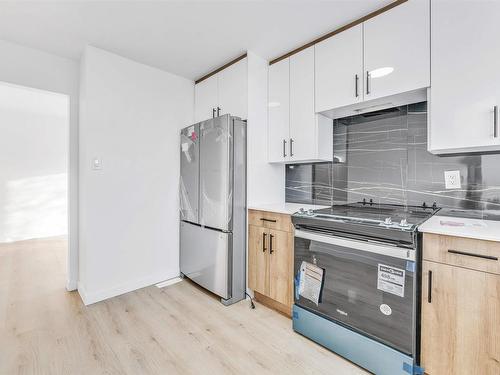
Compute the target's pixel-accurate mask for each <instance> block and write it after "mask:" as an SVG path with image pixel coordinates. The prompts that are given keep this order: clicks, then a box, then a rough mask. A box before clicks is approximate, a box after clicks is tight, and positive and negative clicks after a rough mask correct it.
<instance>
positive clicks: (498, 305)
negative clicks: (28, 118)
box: [0, 0, 500, 375]
mask: <svg viewBox="0 0 500 375" xmlns="http://www.w3.org/2000/svg"><path fill="white" fill-rule="evenodd" d="M381 5H382V6H381ZM339 6H340V5H339ZM499 13H500V3H499V2H495V1H493V2H487V1H478V2H467V1H447V0H430V1H427V0H406V1H404V0H398V1H391V2H384V4H380V2H379V4H378V6H376V7H374V8H373V9H371V11H370V12H367V11H365V12H363V13H362V14H361V15H360V16H358V17H356V18H349V19H346V20H344V21H342V22H340V23H339V24H338V27H337V28H334V29H333V30H332V29H331V28H330V31H329V32H328V33H324V34H322V35H318V34H316V38H308V39H303V40H301V41H299V42H295V44H293V47H292V48H291V49H289V50H286V51H283V53H280V54H272V57H271V58H262V57H261V56H259V55H258V54H257V53H255V52H253V51H252V50H250V49H249V50H248V51H246V52H243V53H240V54H238V55H233V58H232V59H224V58H223V57H222V56H221V57H220V61H221V63H220V64H219V65H218V67H212V68H210V70H208V69H205V71H204V72H205V73H204V74H202V75H199V76H197V78H196V79H194V80H193V81H189V80H187V79H184V78H182V79H181V77H177V76H174V75H173V74H170V73H168V76H167V75H166V74H165V72H164V71H160V70H158V69H157V68H154V70H153V68H151V69H150V68H149V67H146V66H145V65H142V64H139V63H137V62H135V61H131V60H128V59H126V58H125V57H121V56H117V55H115V54H113V53H110V52H108V51H106V50H102V49H100V48H96V47H93V46H90V45H89V46H86V47H85V48H84V53H83V57H82V59H81V60H80V66H79V68H78V69H77V70H78V72H79V73H78V74H79V92H78V101H79V108H78V110H77V111H78V112H77V113H78V116H79V122H78V133H79V134H78V138H77V142H76V144H77V145H78V146H79V147H78V150H79V151H78V156H79V170H78V187H79V190H80V192H79V194H77V201H78V207H79V208H78V212H77V213H78V225H77V230H76V231H75V233H78V238H79V240H78V241H79V242H78V247H76V246H75V247H74V248H73V250H72V247H71V246H70V249H69V254H68V256H69V258H70V260H69V263H70V264H72V263H71V259H73V258H72V257H75V259H76V260H77V262H76V263H75V264H77V266H76V269H77V271H78V272H76V273H73V274H71V266H70V268H69V269H70V271H68V272H70V278H71V275H73V277H76V279H75V280H76V281H75V282H74V283H69V282H68V285H69V284H71V285H73V284H74V285H75V286H74V287H67V289H68V290H75V289H77V290H78V293H79V295H80V296H81V299H82V300H83V304H82V303H81V301H80V300H79V302H78V303H80V304H81V307H79V309H81V310H79V311H83V312H84V314H100V315H96V316H94V318H93V319H96V317H97V316H101V318H104V317H105V316H106V313H105V311H103V309H105V307H104V306H108V307H106V308H107V309H110V308H111V307H109V306H110V305H113V304H115V308H117V309H122V307H120V306H121V305H120V304H121V303H123V304H125V306H128V305H129V304H130V302H129V300H128V299H127V298H132V301H133V299H134V298H138V299H139V300H140V299H141V298H143V301H148V302H146V304H150V306H153V305H152V303H153V302H151V301H152V300H155V301H161V303H162V304H165V305H162V306H166V305H167V304H168V303H169V302H168V301H169V300H171V301H175V302H174V303H173V306H174V307H173V308H177V309H179V311H182V309H181V307H182V306H183V304H184V305H185V306H186V309H188V308H189V306H194V304H196V306H198V307H199V308H201V309H204V308H205V307H206V311H207V316H211V317H213V320H217V319H218V318H217V317H220V319H221V320H222V322H221V323H219V324H223V322H224V321H227V322H228V324H230V325H232V326H233V325H234V326H236V325H237V324H236V323H235V321H233V320H231V319H235V318H234V316H233V315H234V314H236V315H237V316H238V315H239V316H242V317H245V319H248V321H245V322H244V323H242V322H240V327H243V326H245V327H247V328H246V330H245V331H244V332H245V334H243V333H242V332H241V331H239V333H238V335H239V336H238V338H237V340H239V342H235V343H234V345H235V350H237V349H236V348H239V349H241V348H242V347H247V346H246V345H250V344H248V343H247V341H249V340H250V338H252V337H256V336H257V335H256V332H257V331H259V330H263V329H265V330H267V331H269V332H272V331H273V327H275V329H276V333H277V335H282V337H286V338H287V339H286V343H283V340H279V339H278V338H276V340H277V341H276V342H274V341H273V340H275V338H273V334H271V335H270V337H269V338H267V339H266V340H265V341H266V342H267V343H269V345H270V346H271V350H273V349H272V347H273V345H274V346H276V347H275V348H274V350H276V348H277V347H278V346H277V345H278V342H279V343H280V344H279V345H281V346H279V349H278V350H277V352H279V353H285V355H286V353H287V350H295V351H296V352H294V353H295V354H294V355H297V356H298V354H297V353H298V352H300V351H301V350H303V351H304V353H308V355H307V356H306V357H308V358H309V359H303V357H300V359H297V360H295V359H294V358H291V359H290V361H288V363H287V364H286V366H288V367H287V369H286V371H285V368H282V369H281V370H278V369H277V368H274V367H272V364H271V362H272V359H271V358H263V357H259V358H261V360H262V361H264V362H265V363H266V366H267V367H266V366H264V367H263V368H261V369H260V370H261V372H263V373H264V372H270V373H277V372H280V371H283V372H288V373H290V372H292V373H298V372H302V371H303V370H304V367H302V366H306V365H305V363H306V362H305V361H312V358H314V362H317V366H318V367H315V368H314V370H311V371H312V372H314V373H328V370H326V368H328V366H330V362H328V366H327V361H339V362H338V363H340V364H339V365H338V366H339V367H338V369H337V370H336V371H337V372H335V373H353V374H354V373H356V374H357V373H359V374H362V373H366V372H365V371H368V372H370V373H374V374H380V375H384V374H423V373H426V374H472V373H477V374H499V373H500V365H499V363H500V346H499V344H498V338H497V336H498V333H499V327H500V263H499V256H500V245H499V243H498V241H500V236H499V235H498V233H500V232H499V229H500V224H498V221H499V214H498V209H499V204H500V191H499V189H500V188H499V186H500V181H498V179H499V178H500V177H498V175H499V174H498V173H497V172H498V168H499V167H498V165H499V160H500V156H499V152H500V140H499V134H498V132H499V124H498V105H499V104H498V103H499V102H500V99H499V98H500V74H499V73H497V69H496V64H495V62H496V60H497V58H498V56H499V55H500V49H499V48H497V47H496V46H497V44H498V43H496V39H495V36H496V35H498V26H497V22H496V18H497V17H496V15H497V14H499ZM0 47H1V46H0ZM241 48H244V46H241ZM478 57H480V58H478ZM0 79H1V80H4V79H2V77H1V76H0ZM5 80H7V79H5ZM153 82H154V83H153ZM172 87H173V88H172ZM134 91H135V93H133V92H134ZM156 93H161V94H160V95H158V96H157V95H156ZM165 93H168V94H165ZM164 98H168V100H164ZM131 103H134V105H131ZM162 103H166V104H162ZM163 105H164V106H167V107H168V108H167V107H166V108H162V109H161V110H160V108H161V107H162V106H163ZM125 106H126V107H125ZM123 108H126V111H123ZM122 112H123V113H122ZM118 113H120V115H119V117H118V119H113V117H114V116H116V115H117V114H118ZM145 113H148V115H145ZM167 115H168V116H170V117H167ZM167 118H168V122H172V123H175V126H176V127H172V128H171V129H168V133H167V130H166V129H164V128H161V129H160V128H159V127H158V128H148V130H149V134H148V132H142V131H140V130H138V129H137V128H136V124H137V122H141V123H142V122H143V123H145V124H148V123H153V122H155V123H156V122H157V119H167ZM118 123H120V124H121V126H122V128H121V129H120V131H121V132H122V134H121V135H120V137H121V140H123V144H121V145H120V144H117V142H115V141H114V138H115V135H116V134H118V133H117V131H118V129H119V128H118V127H117V124H118ZM125 132H126V135H125ZM126 137H127V138H126ZM164 139H165V140H166V139H168V142H169V143H168V146H167V147H165V145H166V144H165V143H163V142H164V141H163V140H164ZM155 142H156V143H155ZM160 149H165V150H164V151H162V152H164V153H161V154H160V152H159V151H155V150H160ZM166 149H168V152H169V153H168V154H167V153H166ZM139 154H141V155H142V156H141V155H139ZM160 155H161V156H160ZM141 157H142V158H144V159H141ZM146 160H147V161H146ZM162 160H168V164H167V162H165V161H162ZM156 168H158V169H163V170H172V171H174V173H172V175H174V176H176V177H175V178H177V175H178V176H179V179H178V181H175V180H168V181H167V180H165V179H163V177H159V176H158V174H157V172H156ZM131 175H134V176H137V177H139V178H131V177H130V176H131ZM141 179H143V181H142V182H141V181H140V180H141ZM125 181H126V183H125ZM177 182H178V184H177ZM116 186H120V188H123V190H122V191H120V193H119V194H117V193H116V191H115V190H114V189H113V187H116ZM177 190H178V193H177ZM71 191H73V192H74V191H75V190H74V189H73V190H72V189H71V185H70V195H71V194H72V193H71ZM166 192H167V193H166ZM167 196H168V200H167ZM158 199H159V200H158ZM145 202H146V203H145ZM153 202H155V203H153ZM177 202H179V203H177ZM70 203H71V202H70ZM119 206H123V207H122V210H121V211H120V209H119ZM144 206H145V207H146V208H147V211H146V209H145V208H144ZM70 207H71V206H70ZM124 207H128V209H129V210H133V211H132V212H134V213H135V217H131V216H130V215H128V214H127V211H126V210H125V208H124ZM165 208H168V210H165ZM70 211H71V208H70ZM165 211H168V213H165ZM74 212H76V211H75V210H73V213H74ZM153 219H154V220H153ZM70 223H71V222H70ZM167 227H168V228H169V229H168V231H167V230H166V229H165V228H167ZM172 228H173V229H172ZM106 231H107V232H106ZM170 231H172V233H173V232H175V235H174V234H172V233H171V232H170ZM113 235H114V236H115V237H117V236H120V237H121V241H120V244H119V245H116V244H115V243H114V241H113V240H112V237H113ZM70 238H71V231H70ZM73 238H74V237H73ZM173 239H175V240H173ZM77 248H78V251H75V249H77ZM137 249H141V251H140V252H139V251H138V250H137ZM149 249H155V252H154V253H153V252H151V251H150V250H149ZM165 249H168V250H169V254H168V257H167V256H166V254H165ZM107 264H109V265H110V268H106V269H105V267H104V265H107ZM166 264H168V267H166ZM75 275H76V276H75ZM154 285H158V288H156V287H155V286H154ZM200 286H201V287H202V288H200ZM206 290H208V292H207V291H206ZM136 293H146V294H147V298H148V299H147V300H146V299H145V298H146V297H145V296H143V297H141V295H138V294H136ZM191 295H196V296H197V297H196V298H195V300H196V302H195V301H194V300H190V299H186V298H187V297H188V296H191ZM167 297H168V298H167ZM149 298H152V300H149ZM163 299H164V300H163ZM113 301H116V302H113ZM179 301H182V302H179ZM203 301H206V302H203ZM202 302H203V303H206V304H207V305H206V306H205V307H203V306H204V305H198V304H201V303H202ZM107 304H110V305H107ZM138 305H139V304H138ZM138 305H137V306H135V305H134V308H133V309H138ZM0 306H1V305H0ZM162 308H164V307H162ZM125 309H126V310H127V309H128V308H127V307H125ZM158 311H161V309H158ZM187 311H189V310H187ZM232 312H234V313H232ZM140 314H142V315H140V316H141V317H142V318H144V319H146V318H145V317H146V316H148V315H147V312H144V311H142V310H141V313H140ZM160 314H161V313H160ZM186 314H187V315H186V317H184V318H182V317H177V315H175V313H170V318H172V319H173V320H172V321H171V322H170V323H169V324H171V325H172V327H173V326H174V325H175V323H174V322H175V321H182V324H181V325H182V326H183V327H186V328H185V329H184V330H177V331H176V332H177V333H176V335H178V336H176V337H177V340H178V342H189V343H190V344H189V345H190V346H188V350H189V349H192V350H193V352H196V353H199V358H201V360H200V362H199V363H198V364H197V366H199V367H196V369H198V370H200V369H203V368H204V365H206V364H207V363H209V362H210V360H209V359H207V358H206V357H205V355H206V350H204V349H202V348H201V347H197V346H196V345H194V346H193V342H192V341H189V340H188V339H186V338H185V336H184V332H192V331H193V330H194V331H196V328H199V329H200V330H201V331H203V335H207V332H208V334H215V335H216V336H217V337H226V336H225V333H224V332H223V331H220V328H218V329H216V330H215V331H214V328H213V327H212V326H211V324H215V323H212V321H210V322H207V323H206V326H205V325H202V326H199V327H196V324H200V323H196V320H197V319H196V318H188V317H189V316H190V315H189V314H188V313H186ZM181 315H182V313H181ZM254 316H258V317H259V319H258V320H254V319H255V318H253V317H254ZM0 317H1V315H0ZM148 319H150V318H148ZM176 319H180V320H176ZM198 319H200V317H198ZM96 320H98V319H96ZM118 320H119V319H118ZM0 321H1V320H0ZM115 321H116V319H114V320H113V322H115ZM250 322H251V323H250ZM266 322H273V324H274V325H270V324H268V323H266ZM134 324H135V323H132V324H131V325H132V326H133V325H134ZM192 324H194V325H195V326H194V328H192V326H191V325H192ZM204 324H205V323H204ZM246 324H248V326H246ZM152 326H154V327H156V326H155V325H152ZM187 327H189V328H187ZM117 329H118V330H119V331H122V330H123V329H124V327H119V328H117ZM157 330H158V328H155V331H157ZM207 330H208V331H207ZM160 331H161V329H160ZM214 332H215V333H214ZM259 332H260V331H259ZM197 334H199V335H201V334H202V333H200V332H198V331H196V333H195V336H196V335H197ZM218 335H220V336H218ZM246 335H248V337H247V336H246ZM133 336H134V334H132V335H131V336H130V337H127V338H126V339H125V340H126V342H127V344H128V345H134V344H135V343H134V341H133ZM188 336H189V335H188ZM188 336H186V337H188ZM8 337H9V338H10V337H11V336H8ZM200 337H202V338H201V339H200V338H198V341H199V342H200V341H201V342H204V340H207V341H206V342H210V340H209V339H207V336H200ZM11 339H12V341H11V343H14V342H17V341H15V340H16V339H15V338H14V337H12V338H11ZM101 340H102V339H101ZM116 340H117V341H116V342H122V341H120V340H119V339H116ZM228 340H229V339H228ZM153 341H154V340H153ZM7 342H8V341H7ZM102 342H103V345H104V346H106V345H108V344H104V343H106V340H103V341H102ZM175 342H177V341H169V344H166V343H165V342H162V344H159V346H160V347H162V348H171V346H172V345H174V346H175ZM228 342H231V341H228ZM243 342H244V344H243ZM0 343H1V341H0ZM214 345H215V344H214ZM217 345H218V346H219V349H218V350H221V352H222V353H224V351H227V350H230V349H229V348H227V347H225V346H224V345H223V344H220V343H217ZM302 345H303V346H302ZM262 346H263V347H264V344H262ZM207 347H210V345H209V344H207ZM252 348H253V347H252ZM167 350H168V349H167ZM207 350H208V349H207ZM213 350H215V349H213ZM252 350H257V349H252ZM313 350H317V352H316V351H315V352H313ZM208 351H209V350H208ZM111 352H113V350H111ZM123 353H126V351H124V352H123ZM143 355H144V358H142V359H141V360H142V361H144V363H148V358H149V357H148V354H143ZM219 355H220V353H219ZM179 357H181V358H180V359H179ZM278 357H279V356H278ZM297 358H299V357H297ZM0 359H1V357H0ZM177 360H178V361H179V366H180V367H179V368H180V369H181V370H179V368H175V369H171V371H172V373H195V372H196V371H195V370H194V367H190V366H191V365H190V364H188V363H189V362H190V361H189V360H187V359H186V358H182V355H180V354H177V355H176V357H174V359H172V361H174V362H175V361H177ZM205 360H206V362H204V361H205ZM225 360H226V359H224V361H225ZM227 360H228V361H229V359H227ZM249 360H250V361H251V359H249ZM244 361H246V360H244V359H243V358H241V357H240V358H238V359H233V360H232V362H231V367H230V368H229V369H228V368H224V367H222V368H221V367H217V366H218V365H216V364H213V366H215V367H207V368H212V369H213V371H214V372H221V373H250V372H253V373H255V372H257V373H259V369H258V367H257V368H250V367H246V366H247V365H246V364H245V365H243V362H244ZM268 361H269V362H268ZM276 361H278V359H276ZM280 361H283V362H280V363H284V362H287V361H286V358H285V359H282V358H280ZM6 363H13V364H16V360H15V356H11V357H9V361H8V362H6ZM210 363H211V362H210ZM256 363H259V360H256ZM68 366H69V365H68ZM182 366H187V367H182ZM193 366H194V365H193ZM207 366H211V365H208V364H207ZM307 366H309V364H308V365H307ZM311 366H312V365H311ZM321 366H324V367H321ZM331 366H336V365H331ZM133 368H134V367H130V368H125V369H124V370H118V371H117V373H134V372H135V373H138V371H139V370H137V368H136V369H135V371H134V370H131V369H133ZM312 368H313V367H311V369H312ZM331 368H335V367H331ZM0 369H2V367H1V365H0ZM92 369H93V370H90V371H91V372H92V371H95V372H99V371H103V368H100V370H97V369H98V367H96V368H92ZM165 369H166V367H165V368H162V367H161V366H160V367H158V368H156V369H155V370H157V371H154V370H152V369H151V368H149V367H147V366H146V367H145V368H143V369H142V370H141V371H139V372H142V373H161V371H165ZM330 371H332V370H330ZM33 372H34V371H33ZM28 373H29V372H28Z"/></svg>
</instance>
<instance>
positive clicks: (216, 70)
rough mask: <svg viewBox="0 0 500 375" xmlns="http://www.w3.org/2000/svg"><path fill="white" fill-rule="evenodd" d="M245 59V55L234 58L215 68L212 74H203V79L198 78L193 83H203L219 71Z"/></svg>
mask: <svg viewBox="0 0 500 375" xmlns="http://www.w3.org/2000/svg"><path fill="white" fill-rule="evenodd" d="M245 57H247V54H246V53H245V54H244V55H241V56H239V57H237V58H235V59H234V60H231V61H229V62H228V63H227V64H224V65H222V66H221V67H220V68H217V69H215V70H214V71H212V72H210V73H208V74H205V75H204V76H203V77H201V78H198V79H197V80H196V81H194V83H195V84H196V83H200V82H201V81H204V80H206V79H207V78H209V77H212V76H213V75H214V74H217V73H219V72H220V71H221V70H224V69H226V68H227V67H228V66H231V65H233V64H236V63H237V62H238V61H240V60H243V59H244V58H245Z"/></svg>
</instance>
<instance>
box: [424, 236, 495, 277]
mask: <svg viewBox="0 0 500 375" xmlns="http://www.w3.org/2000/svg"><path fill="white" fill-rule="evenodd" d="M423 250H424V252H423V257H424V259H425V260H430V261H434V262H439V263H445V264H449V265H452V266H458V267H465V268H470V269H474V270H478V271H484V272H490V273H494V274H497V275H500V243H497V242H494V241H484V240H475V239H471V238H462V237H452V236H443V235H437V234H428V233H425V234H424V248H423Z"/></svg>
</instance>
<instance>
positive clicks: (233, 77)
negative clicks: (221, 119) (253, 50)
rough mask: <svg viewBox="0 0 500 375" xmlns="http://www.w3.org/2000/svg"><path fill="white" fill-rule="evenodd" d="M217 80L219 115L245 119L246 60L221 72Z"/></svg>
mask: <svg viewBox="0 0 500 375" xmlns="http://www.w3.org/2000/svg"><path fill="white" fill-rule="evenodd" d="M218 79H219V108H220V112H219V114H220V115H223V114H226V113H229V114H231V115H233V116H238V117H241V118H242V119H244V120H246V118H247V102H248V100H247V97H248V95H247V87H248V74H247V59H243V60H240V61H238V62H237V63H235V64H233V65H230V66H229V67H227V68H226V69H224V70H222V71H221V72H220V73H219V74H218Z"/></svg>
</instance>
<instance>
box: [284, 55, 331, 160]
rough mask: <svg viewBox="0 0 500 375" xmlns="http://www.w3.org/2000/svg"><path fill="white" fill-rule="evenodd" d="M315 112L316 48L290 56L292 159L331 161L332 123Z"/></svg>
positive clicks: (290, 142)
mask: <svg viewBox="0 0 500 375" xmlns="http://www.w3.org/2000/svg"><path fill="white" fill-rule="evenodd" d="M321 117H322V116H321V115H316V114H315V111H314V47H310V48H307V49H305V50H303V51H301V52H299V53H297V54H295V55H292V56H290V137H289V138H290V139H289V156H290V158H289V160H290V161H291V162H299V161H300V162H304V161H309V160H316V161H321V160H326V161H328V160H332V153H333V144H332V142H333V122H332V121H331V120H328V119H324V121H321V120H322V118H321Z"/></svg>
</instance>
